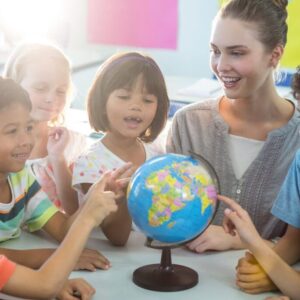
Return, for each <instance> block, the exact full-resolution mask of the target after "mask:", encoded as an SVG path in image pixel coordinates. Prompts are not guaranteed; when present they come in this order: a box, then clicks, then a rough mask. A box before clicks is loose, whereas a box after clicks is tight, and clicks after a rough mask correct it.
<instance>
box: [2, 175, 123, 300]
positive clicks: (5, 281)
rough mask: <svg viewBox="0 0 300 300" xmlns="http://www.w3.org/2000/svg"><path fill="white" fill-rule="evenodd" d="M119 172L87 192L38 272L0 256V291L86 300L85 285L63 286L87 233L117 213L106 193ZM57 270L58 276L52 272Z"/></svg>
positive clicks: (70, 283) (81, 282)
mask: <svg viewBox="0 0 300 300" xmlns="http://www.w3.org/2000/svg"><path fill="white" fill-rule="evenodd" d="M122 172H123V171H122V170H120V169H119V170H117V171H114V174H113V173H112V174H108V173H107V174H105V175H104V176H103V177H102V178H101V180H100V181H99V182H98V183H96V184H95V185H94V186H93V188H91V189H90V192H89V195H88V196H87V201H86V204H85V205H84V207H83V209H82V210H81V211H80V212H79V214H78V216H77V218H76V220H75V221H74V223H73V224H72V226H71V228H70V230H69V232H68V234H67V236H66V237H65V239H64V241H63V242H62V244H61V245H60V247H59V248H58V249H57V250H56V251H55V253H54V254H53V255H52V256H51V257H50V258H49V260H47V262H45V264H44V265H43V266H42V267H41V268H40V269H39V270H32V269H29V268H26V267H24V266H22V265H16V264H15V263H13V262H11V261H9V260H8V259H7V258H6V257H5V256H0V290H2V291H3V292H4V293H6V294H9V295H14V296H19V297H26V299H27V298H29V297H30V298H34V299H52V298H53V297H55V296H57V293H58V292H59V291H60V290H61V289H62V290H61V291H60V293H59V299H74V298H75V296H74V293H75V292H76V293H78V292H79V293H80V296H81V299H90V298H91V296H92V295H93V294H94V293H95V290H94V289H93V288H92V287H91V286H90V285H89V284H88V283H87V282H85V281H84V280H78V279H77V280H75V281H74V280H71V281H68V283H67V284H66V285H65V286H64V284H65V280H66V278H67V276H68V275H69V273H70V272H71V271H72V269H73V267H74V265H75V262H76V260H77V259H78V257H79V255H80V253H81V251H82V249H83V247H84V245H85V243H86V241H87V238H88V236H89V234H90V232H91V230H92V229H93V228H94V227H95V226H98V225H99V224H100V223H101V222H102V220H103V219H104V218H105V217H106V216H107V215H109V214H110V213H111V212H113V211H116V210H117V205H116V202H115V201H116V197H117V194H115V193H113V192H108V191H107V190H109V189H110V188H111V187H112V186H116V184H118V181H117V179H118V176H119V175H120V174H122ZM122 184H124V182H123V183H122ZM58 269H59V272H56V271H57V270H58ZM63 286H64V287H63ZM73 297H74V298H73ZM75 299H76V298H75Z"/></svg>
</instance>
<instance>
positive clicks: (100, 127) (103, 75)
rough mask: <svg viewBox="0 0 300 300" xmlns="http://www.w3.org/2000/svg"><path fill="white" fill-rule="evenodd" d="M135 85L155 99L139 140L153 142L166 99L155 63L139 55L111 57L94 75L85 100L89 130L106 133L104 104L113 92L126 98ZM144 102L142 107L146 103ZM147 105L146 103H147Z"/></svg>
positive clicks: (165, 109)
mask: <svg viewBox="0 0 300 300" xmlns="http://www.w3.org/2000/svg"><path fill="white" fill-rule="evenodd" d="M137 84H141V85H142V86H141V89H142V90H143V93H144V94H148V95H150V96H151V95H152V96H154V97H155V98H156V100H155V101H157V108H156V110H155V112H154V116H153V119H152V120H151V122H150V124H149V126H148V127H147V128H145V130H144V131H143V132H141V133H140V135H139V137H140V139H141V140H143V141H145V142H150V141H153V140H154V139H155V138H156V137H157V136H158V134H159V133H160V132H161V130H162V129H163V127H164V125H165V123H166V120H167V114H168V109H169V98H168V95H167V89H166V84H165V81H164V77H163V74H162V72H161V70H160V69H159V67H158V65H157V64H156V63H155V61H154V60H153V59H152V58H150V57H148V56H144V55H142V54H139V53H135V52H130V53H123V54H117V55H113V56H112V57H111V58H109V59H108V60H107V61H105V63H104V64H103V65H101V67H100V69H99V70H98V72H97V74H96V78H95V80H94V82H93V84H92V86H91V88H90V91H89V94H88V98H87V110H88V115H89V121H90V124H91V126H92V127H93V128H94V129H95V130H96V131H103V132H108V131H110V130H111V129H112V128H111V127H112V125H113V124H110V123H113V120H109V116H108V115H109V113H108V111H107V102H108V100H109V98H110V96H111V95H114V94H113V93H114V92H115V91H119V92H120V93H121V94H122V95H121V94H120V95H116V96H117V97H119V98H120V99H121V98H122V99H125V98H126V97H127V98H129V94H128V95H127V94H126V95H125V94H124V93H130V92H132V91H133V90H134V89H135V88H136V85H137ZM146 100H147V99H145V103H146ZM148 102H149V103H150V101H148Z"/></svg>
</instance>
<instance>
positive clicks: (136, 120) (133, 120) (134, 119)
mask: <svg viewBox="0 0 300 300" xmlns="http://www.w3.org/2000/svg"><path fill="white" fill-rule="evenodd" d="M124 120H125V122H126V123H127V124H129V125H136V126H137V125H138V124H140V123H142V121H143V120H142V119H141V118H139V117H133V116H130V117H125V118H124Z"/></svg>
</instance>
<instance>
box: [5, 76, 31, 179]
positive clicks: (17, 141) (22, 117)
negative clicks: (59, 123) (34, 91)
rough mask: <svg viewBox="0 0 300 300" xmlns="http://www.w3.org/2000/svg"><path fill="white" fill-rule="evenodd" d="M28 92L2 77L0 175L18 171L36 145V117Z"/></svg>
mask: <svg viewBox="0 0 300 300" xmlns="http://www.w3.org/2000/svg"><path fill="white" fill-rule="evenodd" d="M30 111H31V101H30V99H29V96H28V93H27V92H26V91H25V90H24V89H23V88H22V87H21V86H20V85H18V84H17V83H16V82H14V81H13V80H12V79H3V78H2V77H0V174H2V175H3V174H6V173H8V172H18V171H20V170H21V169H22V168H23V167H24V164H25V161H26V160H27V159H28V158H29V155H30V152H31V150H32V148H33V144H34V143H33V135H32V129H33V125H34V124H33V120H32V118H31V117H30Z"/></svg>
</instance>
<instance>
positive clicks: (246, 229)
mask: <svg viewBox="0 0 300 300" xmlns="http://www.w3.org/2000/svg"><path fill="white" fill-rule="evenodd" d="M218 199H219V200H220V201H223V202H224V203H226V204H227V205H228V206H229V207H230V208H226V209H225V210H224V215H225V217H224V220H223V227H224V230H225V232H227V233H229V234H231V235H233V236H234V235H235V234H236V232H238V234H239V236H240V239H241V240H242V242H244V243H245V244H246V246H247V248H249V249H251V247H252V246H253V245H255V243H256V242H257V241H259V240H261V237H260V236H259V234H258V232H257V230H256V228H255V226H254V224H253V223H252V221H251V218H250V217H249V214H248V212H247V211H246V210H244V209H243V208H242V207H241V206H240V205H239V204H237V203H236V202H235V201H234V200H232V199H230V198H228V197H225V196H221V195H218Z"/></svg>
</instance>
